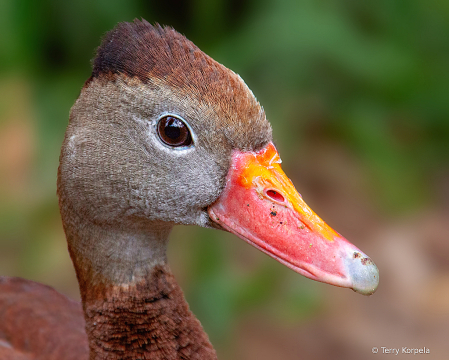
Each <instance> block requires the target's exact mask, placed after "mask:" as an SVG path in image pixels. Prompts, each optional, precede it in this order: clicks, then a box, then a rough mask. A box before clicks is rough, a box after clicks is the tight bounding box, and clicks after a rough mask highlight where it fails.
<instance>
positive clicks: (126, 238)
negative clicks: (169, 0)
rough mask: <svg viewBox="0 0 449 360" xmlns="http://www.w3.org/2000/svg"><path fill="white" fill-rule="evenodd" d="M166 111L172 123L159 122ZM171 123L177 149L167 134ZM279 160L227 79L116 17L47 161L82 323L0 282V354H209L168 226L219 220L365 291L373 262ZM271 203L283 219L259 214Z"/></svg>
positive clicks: (265, 127)
mask: <svg viewBox="0 0 449 360" xmlns="http://www.w3.org/2000/svg"><path fill="white" fill-rule="evenodd" d="M168 118H170V119H176V121H177V122H176V124H178V125H176V126H178V128H176V127H173V128H170V129H169V130H165V129H164V128H162V129H163V130H161V126H160V124H161V123H163V124H166V123H168V122H163V121H162V120H164V119H165V120H167V119H168ZM165 120H164V121H165ZM164 126H165V125H164ZM179 126H181V128H182V129H183V131H185V132H188V133H189V136H190V137H189V139H191V141H189V142H187V143H183V142H181V143H179V144H181V145H182V146H181V145H179V144H178V143H176V142H173V143H171V142H170V141H172V140H176V139H177V136H179V135H176V134H177V131H178V130H179V129H180V128H179ZM161 131H168V132H167V133H164V136H165V139H166V140H163V139H164V136H162V135H161ZM167 139H168V142H167ZM279 163H280V158H279V155H278V153H277V151H276V149H275V147H274V145H273V144H272V135H271V126H270V124H269V123H268V121H267V120H266V117H265V113H264V111H263V109H262V107H261V106H260V105H259V103H258V102H257V100H256V98H255V97H254V95H253V94H252V92H251V91H250V90H249V89H248V87H247V86H246V84H245V83H244V82H243V80H242V79H241V78H240V77H239V76H238V75H237V74H235V73H233V72H232V71H230V70H228V69H227V68H225V67H224V66H223V65H221V64H219V63H217V62H216V61H214V60H213V59H211V58H210V57H209V56H207V55H206V54H204V53H203V52H201V51H200V50H199V49H198V48H197V47H196V46H195V45H194V44H193V43H192V42H190V41H189V40H187V39H186V38H185V37H184V36H182V35H180V34H178V33H177V32H176V31H174V30H173V29H171V28H162V27H160V26H158V25H157V26H154V27H153V26H152V25H150V24H149V23H147V22H146V21H144V20H143V21H138V20H136V21H134V23H122V24H119V25H118V26H117V27H116V28H115V29H114V30H112V31H111V32H110V33H108V34H107V35H106V36H105V38H104V40H103V42H102V44H101V45H100V47H99V48H98V51H97V57H96V58H95V60H94V63H93V72H92V75H91V77H90V78H89V80H88V81H87V82H86V83H85V85H84V87H83V89H82V90H81V93H80V96H79V98H78V99H77V101H76V102H75V104H74V105H73V107H72V109H71V112H70V118H69V124H68V127H67V131H66V134H65V138H64V142H63V145H62V149H61V155H60V165H59V170H58V184H57V188H58V189H57V192H58V196H59V207H60V212H61V217H62V223H63V227H64V231H65V234H66V238H67V243H68V249H69V253H70V256H71V258H72V261H73V264H74V267H75V270H76V275H77V278H78V282H79V287H80V293H81V299H82V310H83V314H84V319H83V316H82V313H81V307H80V305H79V304H77V303H74V302H73V301H71V300H69V299H67V298H65V297H63V296H62V295H59V294H57V293H56V292H55V291H54V290H52V289H50V288H48V287H46V286H44V285H39V284H36V283H32V282H29V281H26V280H21V279H9V278H2V279H1V280H0V360H6V359H7V360H18V359H30V360H31V359H33V360H40V359H42V360H43V359H45V360H49V359H50V360H51V359H59V360H69V359H77V360H82V359H87V358H89V359H90V360H100V359H129V360H133V359H161V360H162V359H167V360H175V359H198V360H200V359H203V360H205V359H211V360H212V359H216V354H215V351H214V349H213V348H212V346H211V344H210V342H209V340H208V337H207V335H206V334H205V333H204V332H203V329H202V327H201V325H200V323H199V321H198V320H197V319H196V318H195V317H194V316H193V315H192V313H191V312H190V310H189V308H188V305H187V303H186V302H185V300H184V297H183V294H182V291H181V289H180V288H179V286H178V285H177V284H176V282H175V280H174V278H173V275H172V274H171V272H170V270H169V267H168V265H167V258H166V246H167V242H168V235H169V233H170V231H171V229H172V227H173V226H174V225H175V224H187V225H189V224H194V225H199V226H203V227H210V228H217V229H221V230H225V229H226V230H228V231H231V232H234V233H235V234H237V235H238V236H239V237H241V238H242V239H244V240H246V241H248V242H249V243H251V244H253V245H255V246H256V247H258V248H259V249H261V250H262V251H264V252H266V253H268V254H269V255H271V256H273V257H274V258H276V259H277V260H279V261H281V262H282V263H284V264H286V265H287V266H289V267H290V268H292V269H293V270H295V271H297V272H299V273H301V274H303V275H305V276H308V277H310V278H312V279H315V280H319V281H323V282H328V283H330V284H334V285H338V286H344V287H352V288H353V289H354V290H356V291H359V292H361V293H364V294H371V293H372V292H374V290H375V288H376V287H377V282H378V273H377V268H376V267H375V265H374V263H372V261H371V260H369V258H367V257H366V255H364V254H363V253H361V252H360V251H359V250H358V249H357V248H355V247H354V246H353V245H351V244H349V243H348V242H347V241H346V240H345V239H343V238H341V237H340V236H339V235H338V234H337V233H336V232H334V231H333V230H331V229H330V228H328V227H327V225H326V224H325V223H324V222H322V220H321V219H319V218H318V217H317V216H316V214H314V213H313V212H312V211H311V210H310V209H309V208H308V207H307V205H305V203H303V201H302V199H301V197H300V195H299V194H298V193H297V192H296V190H295V189H294V187H293V185H292V184H291V182H290V181H289V180H288V178H287V177H286V176H285V174H284V173H283V172H282V170H281V168H280V166H279ZM242 164H244V165H242ZM251 169H252V170H251ZM273 194H275V195H273ZM250 204H251V206H250ZM273 209H275V210H276V214H277V216H276V217H277V218H280V219H288V221H287V222H286V221H285V220H284V223H283V222H280V224H282V226H272V224H267V222H266V221H264V220H263V219H264V216H263V214H265V215H266V213H270V212H272V211H273ZM267 211H268V212H267ZM218 214H219V216H218ZM241 224H243V225H241ZM289 226H290V227H289ZM290 238H291V239H295V240H289V239H290ZM289 241H290V242H289ZM304 241H305V242H306V244H305V245H304V244H303V242H304ZM312 242H313V243H314V245H316V246H314V247H312ZM309 245H310V246H309ZM356 255H357V256H356ZM315 257H316V258H317V261H316V263H313V261H312V262H310V259H314V258H315ZM328 259H331V261H328ZM362 260H363V262H362ZM368 260H369V261H368ZM84 326H85V331H86V332H84V331H83V327H84ZM86 335H87V336H86Z"/></svg>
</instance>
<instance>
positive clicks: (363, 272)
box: [345, 249, 379, 295]
mask: <svg viewBox="0 0 449 360" xmlns="http://www.w3.org/2000/svg"><path fill="white" fill-rule="evenodd" d="M345 265H346V267H347V270H348V275H349V277H350V278H351V280H352V289H353V290H354V291H355V292H357V293H359V294H362V295H372V294H374V292H375V291H376V290H377V286H378V285H379V269H378V268H377V266H376V264H374V262H373V261H372V260H371V259H370V258H369V257H368V256H366V255H365V254H364V253H363V252H361V251H360V250H358V249H353V250H351V251H348V253H347V257H346V260H345Z"/></svg>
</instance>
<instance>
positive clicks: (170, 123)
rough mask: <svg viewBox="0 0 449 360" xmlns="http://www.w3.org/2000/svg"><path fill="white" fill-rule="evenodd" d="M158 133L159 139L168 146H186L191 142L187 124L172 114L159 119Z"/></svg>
mask: <svg viewBox="0 0 449 360" xmlns="http://www.w3.org/2000/svg"><path fill="white" fill-rule="evenodd" d="M158 134H159V137H160V139H161V140H162V141H163V142H164V143H165V144H167V145H169V146H173V147H178V146H188V145H190V144H191V143H192V137H191V135H190V131H189V129H188V127H187V125H186V124H185V123H184V122H183V121H182V120H180V119H178V118H176V117H174V116H164V117H163V118H162V119H160V120H159V124H158Z"/></svg>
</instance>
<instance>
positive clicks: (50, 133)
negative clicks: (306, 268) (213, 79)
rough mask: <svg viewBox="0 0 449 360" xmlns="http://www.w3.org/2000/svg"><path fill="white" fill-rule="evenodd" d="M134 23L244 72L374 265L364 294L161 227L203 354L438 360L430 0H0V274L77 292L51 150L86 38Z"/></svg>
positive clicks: (85, 61) (438, 41)
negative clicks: (376, 272)
mask: <svg viewBox="0 0 449 360" xmlns="http://www.w3.org/2000/svg"><path fill="white" fill-rule="evenodd" d="M141 17H143V18H145V19H146V20H148V21H150V22H159V23H161V24H164V25H170V26H173V27H174V28H175V29H177V30H178V31H179V32H181V33H183V34H185V35H186V36H187V37H188V38H189V39H190V40H192V41H193V42H194V43H195V44H196V45H198V46H199V47H200V48H201V49H202V50H203V51H205V52H206V53H207V54H209V55H211V56H212V57H213V58H215V59H216V60H217V61H219V62H220V63H223V64H224V65H225V66H227V67H229V68H231V69H232V70H234V71H235V72H237V73H239V74H240V75H241V76H242V78H243V79H245V81H246V83H247V84H248V86H249V87H250V88H251V89H252V90H253V92H254V94H255V95H256V96H257V98H258V100H259V101H260V102H261V104H262V105H263V106H264V108H265V111H266V113H267V116H268V118H269V120H270V121H271V123H272V125H273V130H274V139H275V142H276V145H277V147H278V150H279V151H280V154H281V156H282V158H283V168H284V171H285V172H286V173H287V174H288V175H289V177H291V178H292V180H293V182H294V183H295V185H296V187H297V189H298V190H299V192H301V193H302V195H303V197H304V198H305V200H306V201H307V203H308V204H309V205H310V206H311V207H312V208H313V209H314V210H315V211H316V212H317V213H318V214H319V215H321V217H322V218H323V219H324V220H325V221H326V222H328V223H329V224H330V225H331V226H332V227H333V228H335V229H336V230H337V231H339V232H340V233H342V234H343V235H344V236H345V237H347V238H348V239H349V240H350V241H351V242H353V243H354V244H355V245H357V246H358V247H360V248H361V249H362V250H363V251H365V252H366V253H367V254H369V255H370V256H372V258H373V259H374V261H375V262H376V264H377V265H378V267H379V269H380V273H381V284H380V286H379V289H378V292H377V293H376V294H374V295H373V296H372V297H370V298H365V297H362V296H360V295H358V294H355V293H353V292H351V291H348V290H344V289H339V288H334V287H331V286H328V285H324V284H319V283H315V282H312V281H309V280H307V279H304V278H302V277H301V276H299V275H298V274H295V273H293V272H292V271H290V270H288V269H286V268H285V267H283V266H282V265H280V264H278V263H277V262H275V261H274V260H272V259H270V258H268V257H267V256H265V255H263V254H261V253H259V252H258V251H257V250H255V249H254V248H252V247H250V246H248V245H247V244H245V243H243V242H242V241H240V240H239V239H237V238H236V237H234V236H232V235H229V234H225V233H219V232H217V231H212V230H205V229H199V228H194V227H178V228H176V229H175V230H174V232H173V233H172V235H171V238H172V240H171V242H170V249H169V261H170V264H171V267H172V269H173V271H174V272H175V274H176V276H177V278H178V280H179V282H180V284H181V286H182V287H183V289H184V291H185V294H186V297H187V299H188V301H189V303H190V306H191V308H192V310H193V311H194V313H195V314H197V316H198V317H199V318H200V320H201V322H202V323H203V325H204V327H205V329H206V331H207V332H208V333H209V335H210V338H211V340H212V342H213V343H214V345H215V346H216V348H217V351H218V355H219V358H221V359H259V360H265V359H284V360H290V359H292V360H293V359H298V358H305V359H329V358H333V359H361V358H364V359H370V358H371V357H372V358H373V359H374V358H376V356H377V357H379V356H382V354H381V353H379V354H377V355H373V354H372V353H371V349H372V347H374V346H377V347H379V349H380V352H381V351H382V350H381V347H382V346H385V347H395V348H402V347H404V346H407V347H411V348H413V347H415V348H418V347H424V346H426V347H427V348H429V349H430V351H431V355H430V356H429V355H415V357H417V358H420V357H422V358H425V359H430V358H432V359H446V358H447V357H448V354H449V345H448V343H447V336H448V335H449V325H448V324H449V1H447V0H377V1H357V0H339V1H331V0H298V1H295V0H277V1H276V0H259V1H256V0H240V1H239V0H232V1H225V0H213V1H212V0H188V1H181V0H168V1H144V0H126V1H125V0H122V1H105V0H90V1H87V0H81V1H61V0H41V1H31V0H0V274H2V275H9V276H21V277H25V278H29V279H33V280H36V281H40V282H43V283H46V284H50V285H52V286H54V287H56V288H57V289H58V290H59V291H61V292H63V293H66V294H68V295H69V296H71V297H74V298H78V297H79V295H78V289H77V283H76V280H75V276H74V271H73V269H72V265H71V262H70V259H69V257H68V254H67V250H66V245H65V239H64V234H63V231H62V226H61V222H60V217H59V212H58V206H57V197H56V172H57V166H58V157H59V148H60V145H61V143H62V139H63V136H64V131H65V127H66V125H67V121H68V114H69V110H70V107H71V105H72V104H73V103H74V101H75V99H76V98H77V96H78V94H79V91H80V89H81V87H82V85H83V83H84V81H85V80H86V79H87V78H88V77H89V76H90V69H91V68H90V60H91V59H92V58H93V56H94V51H95V48H96V47H97V46H98V45H99V43H100V38H101V36H102V35H103V34H104V33H105V32H106V31H108V30H110V29H111V28H112V27H114V25H115V24H116V23H117V22H119V21H132V20H133V19H134V18H141ZM408 356H410V355H408ZM398 357H399V358H401V357H404V358H405V357H406V356H405V355H404V356H402V355H399V356H398Z"/></svg>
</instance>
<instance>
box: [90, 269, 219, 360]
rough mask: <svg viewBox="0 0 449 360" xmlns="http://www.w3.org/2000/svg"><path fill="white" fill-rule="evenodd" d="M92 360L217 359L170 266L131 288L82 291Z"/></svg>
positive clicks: (104, 287)
mask: <svg viewBox="0 0 449 360" xmlns="http://www.w3.org/2000/svg"><path fill="white" fill-rule="evenodd" d="M81 292H82V298H83V303H84V316H85V319H86V330H87V335H88V338H89V346H90V359H91V360H94V359H95V360H99V359H108V360H113V359H130V360H131V359H155V360H156V359H173V360H174V359H198V360H199V359H216V358H217V357H216V353H215V350H214V349H213V347H212V345H211V344H210V342H209V339H208V337H207V335H206V334H205V333H204V331H203V329H202V327H201V324H200V322H199V321H198V320H197V319H196V318H195V316H194V315H193V314H192V313H191V312H190V310H189V307H188V305H187V302H186V301H185V299H184V296H183V294H182V291H181V289H180V287H179V285H178V284H177V283H176V281H175V279H174V277H173V274H172V273H171V272H170V269H169V268H168V266H167V265H156V266H155V267H154V268H153V270H152V273H151V274H149V275H148V277H147V278H145V279H144V280H140V281H139V282H137V283H135V284H132V285H126V286H124V285H120V286H117V285H104V284H102V285H97V286H95V287H92V286H90V287H89V288H86V287H84V288H83V287H82V288H81Z"/></svg>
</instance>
